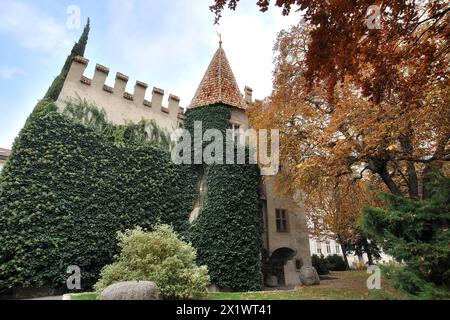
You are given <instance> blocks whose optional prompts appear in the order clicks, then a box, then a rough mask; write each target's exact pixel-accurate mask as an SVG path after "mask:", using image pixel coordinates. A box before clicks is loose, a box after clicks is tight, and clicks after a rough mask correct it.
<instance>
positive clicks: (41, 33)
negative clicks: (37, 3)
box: [0, 0, 71, 53]
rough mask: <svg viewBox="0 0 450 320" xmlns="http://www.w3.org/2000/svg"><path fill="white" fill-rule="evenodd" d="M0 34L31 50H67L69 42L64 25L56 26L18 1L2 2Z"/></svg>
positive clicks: (52, 21)
mask: <svg viewBox="0 0 450 320" xmlns="http://www.w3.org/2000/svg"><path fill="white" fill-rule="evenodd" d="M0 33H5V34H7V35H8V36H12V37H13V38H14V39H16V40H17V41H18V42H19V44H20V45H21V46H22V47H24V48H26V49H31V50H41V51H45V52H49V53H51V52H54V51H60V50H67V48H69V47H70V45H71V41H70V39H69V37H68V34H67V29H65V26H64V24H58V23H57V22H55V20H54V19H52V18H50V17H48V16H46V15H45V14H43V13H42V12H41V11H40V10H38V9H37V8H36V7H34V6H32V5H30V4H28V3H25V2H22V1H18V0H2V4H1V11H0Z"/></svg>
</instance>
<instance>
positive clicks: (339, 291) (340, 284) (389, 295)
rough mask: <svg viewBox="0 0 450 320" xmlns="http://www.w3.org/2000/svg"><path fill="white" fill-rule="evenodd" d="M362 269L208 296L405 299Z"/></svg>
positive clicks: (84, 297)
mask: <svg viewBox="0 0 450 320" xmlns="http://www.w3.org/2000/svg"><path fill="white" fill-rule="evenodd" d="M369 276H370V275H369V274H367V273H366V272H365V271H345V272H332V273H331V274H330V276H328V277H325V278H324V279H323V280H322V281H321V284H320V285H318V286H312V287H303V286H301V287H298V288H297V289H296V290H292V291H270V292H250V293H248V292H246V293H236V292H230V293H228V292H217V293H210V294H209V296H208V299H209V300H234V301H239V300H406V299H408V296H406V295H404V294H401V293H399V292H398V291H396V290H395V289H393V288H392V287H390V286H389V284H388V283H387V281H385V280H384V279H382V282H381V289H380V290H369V289H367V284H366V281H367V278H368V277H369ZM96 299H97V295H96V294H95V293H87V294H79V295H72V300H96Z"/></svg>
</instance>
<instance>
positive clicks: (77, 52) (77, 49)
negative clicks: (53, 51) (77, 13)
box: [43, 18, 91, 102]
mask: <svg viewBox="0 0 450 320" xmlns="http://www.w3.org/2000/svg"><path fill="white" fill-rule="evenodd" d="M90 30H91V25H90V19H89V18H88V20H87V23H86V26H85V27H84V30H83V33H82V34H81V37H80V39H79V40H78V42H76V43H75V44H74V46H73V48H72V51H71V52H70V55H69V56H68V57H67V59H66V62H65V63H64V66H63V68H62V70H61V73H60V74H59V75H58V76H57V77H56V78H55V80H53V83H52V85H51V86H50V88H48V90H47V93H46V94H45V96H44V99H43V100H45V101H47V102H49V101H56V100H57V99H58V97H59V94H60V93H61V90H62V87H63V85H64V81H65V80H66V77H67V74H68V73H69V69H70V66H71V65H72V61H73V58H75V57H76V56H82V57H83V56H84V52H85V51H86V45H87V42H88V38H89V31H90Z"/></svg>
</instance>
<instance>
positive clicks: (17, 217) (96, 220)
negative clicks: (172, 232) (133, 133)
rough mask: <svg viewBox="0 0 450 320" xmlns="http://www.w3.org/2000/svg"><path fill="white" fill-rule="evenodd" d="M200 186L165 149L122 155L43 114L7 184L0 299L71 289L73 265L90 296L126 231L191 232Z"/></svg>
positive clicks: (0, 190) (0, 201)
mask: <svg viewBox="0 0 450 320" xmlns="http://www.w3.org/2000/svg"><path fill="white" fill-rule="evenodd" d="M50 109H51V108H49V110H50ZM196 181H197V177H196V173H195V170H194V169H193V168H192V167H191V166H180V165H174V164H172V162H171V161H170V153H169V152H168V151H166V150H164V149H162V148H160V147H158V146H155V145H153V146H152V145H142V146H139V145H136V144H125V145H123V146H120V147H119V146H117V145H115V144H114V143H113V142H111V141H109V140H108V139H106V138H105V137H104V136H102V135H101V134H98V133H97V132H95V131H94V130H93V129H90V128H88V127H86V126H85V125H82V124H76V123H74V122H73V121H72V120H70V119H68V118H67V117H65V116H63V115H61V114H58V113H56V112H54V111H47V112H43V111H42V112H40V113H38V114H34V116H33V117H31V118H30V119H29V121H28V123H27V125H26V126H25V128H24V129H23V130H22V132H21V133H20V136H19V137H18V139H17V140H16V142H15V144H14V146H13V152H12V155H11V157H10V159H9V161H8V163H7V165H6V167H5V168H4V170H3V172H2V175H1V177H0V243H1V246H0V291H6V290H8V289H11V288H18V287H51V288H64V287H65V285H66V279H67V277H68V276H69V275H68V274H66V269H67V267H68V266H70V265H78V266H79V267H80V268H81V273H82V274H81V282H82V286H83V289H88V288H90V287H91V285H92V284H94V283H95V282H96V281H97V280H98V275H99V272H100V270H101V268H102V267H103V266H105V265H106V264H109V263H111V261H112V257H113V255H114V254H116V253H117V252H118V251H117V246H116V232H117V231H119V230H120V231H123V230H125V229H128V228H133V227H134V226H136V225H139V226H141V227H143V228H148V227H151V226H152V224H154V223H156V222H162V223H168V224H172V225H173V226H174V227H175V229H176V230H177V231H181V232H183V231H186V229H187V228H188V216H189V213H190V212H191V210H192V206H193V203H194V201H195V198H196Z"/></svg>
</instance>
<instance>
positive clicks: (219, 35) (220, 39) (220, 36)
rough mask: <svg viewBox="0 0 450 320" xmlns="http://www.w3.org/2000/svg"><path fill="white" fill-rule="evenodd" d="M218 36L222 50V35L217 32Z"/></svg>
mask: <svg viewBox="0 0 450 320" xmlns="http://www.w3.org/2000/svg"><path fill="white" fill-rule="evenodd" d="M217 36H218V37H219V48H222V43H223V41H222V34H221V33H219V32H217Z"/></svg>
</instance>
